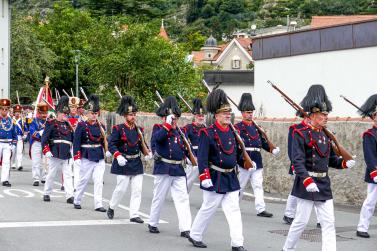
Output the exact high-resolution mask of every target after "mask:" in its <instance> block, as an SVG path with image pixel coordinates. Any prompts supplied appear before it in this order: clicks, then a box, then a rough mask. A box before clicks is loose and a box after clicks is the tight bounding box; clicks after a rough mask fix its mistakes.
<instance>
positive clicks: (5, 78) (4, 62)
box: [0, 0, 10, 98]
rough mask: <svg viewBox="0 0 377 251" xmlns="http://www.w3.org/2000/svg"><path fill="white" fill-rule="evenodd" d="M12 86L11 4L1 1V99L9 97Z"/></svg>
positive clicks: (4, 0)
mask: <svg viewBox="0 0 377 251" xmlns="http://www.w3.org/2000/svg"><path fill="white" fill-rule="evenodd" d="M9 86H10V3H9V0H1V1H0V98H1V97H4V98H6V97H9Z"/></svg>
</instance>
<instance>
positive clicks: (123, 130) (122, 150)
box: [107, 96, 153, 223]
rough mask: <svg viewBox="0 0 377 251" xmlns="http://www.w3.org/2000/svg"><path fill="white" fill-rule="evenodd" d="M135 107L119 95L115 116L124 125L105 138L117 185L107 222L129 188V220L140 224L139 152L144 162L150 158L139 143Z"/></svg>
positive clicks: (141, 220) (140, 139) (145, 149)
mask: <svg viewBox="0 0 377 251" xmlns="http://www.w3.org/2000/svg"><path fill="white" fill-rule="evenodd" d="M137 110H138V109H137V106H136V104H135V102H134V99H133V98H132V97H130V96H123V97H122V100H121V102H120V104H119V107H118V110H117V113H118V114H119V115H120V116H124V118H125V120H126V122H125V123H123V124H119V125H116V126H114V127H113V130H112V132H111V135H110V137H109V150H110V152H111V153H112V154H114V161H113V163H112V166H111V173H112V174H115V175H116V177H117V185H116V187H115V189H114V192H113V195H112V196H111V200H110V203H109V209H108V210H107V216H108V217H109V219H113V218H114V209H115V208H116V207H117V206H118V205H119V203H120V201H121V200H122V198H123V196H124V194H125V193H126V191H127V188H128V186H131V198H130V221H131V222H135V223H144V220H143V219H141V218H140V216H139V208H140V203H141V192H142V187H143V173H144V168H143V163H142V162H141V158H140V157H141V153H143V154H144V155H145V160H151V159H152V158H153V156H152V153H151V152H150V150H149V149H148V148H147V147H146V146H145V145H144V147H143V143H144V144H145V142H143V137H144V136H143V135H142V133H143V128H140V127H137V126H136V123H135V121H136V113H137Z"/></svg>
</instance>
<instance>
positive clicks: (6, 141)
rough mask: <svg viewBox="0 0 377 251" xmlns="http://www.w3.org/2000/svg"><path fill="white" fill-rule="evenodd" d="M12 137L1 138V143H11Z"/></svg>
mask: <svg viewBox="0 0 377 251" xmlns="http://www.w3.org/2000/svg"><path fill="white" fill-rule="evenodd" d="M10 142H12V139H0V143H10Z"/></svg>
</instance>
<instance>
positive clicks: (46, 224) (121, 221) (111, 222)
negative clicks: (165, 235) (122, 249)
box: [0, 219, 164, 228]
mask: <svg viewBox="0 0 377 251" xmlns="http://www.w3.org/2000/svg"><path fill="white" fill-rule="evenodd" d="M160 223H164V222H160ZM137 224H138V223H134V222H130V220H129V219H118V220H74V221H26V222H22V221H21V222H0V228H24V227H64V226H98V225H137Z"/></svg>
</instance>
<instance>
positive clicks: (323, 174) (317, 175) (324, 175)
mask: <svg viewBox="0 0 377 251" xmlns="http://www.w3.org/2000/svg"><path fill="white" fill-rule="evenodd" d="M308 174H309V176H310V177H315V178H324V177H326V176H327V173H316V172H308Z"/></svg>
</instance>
